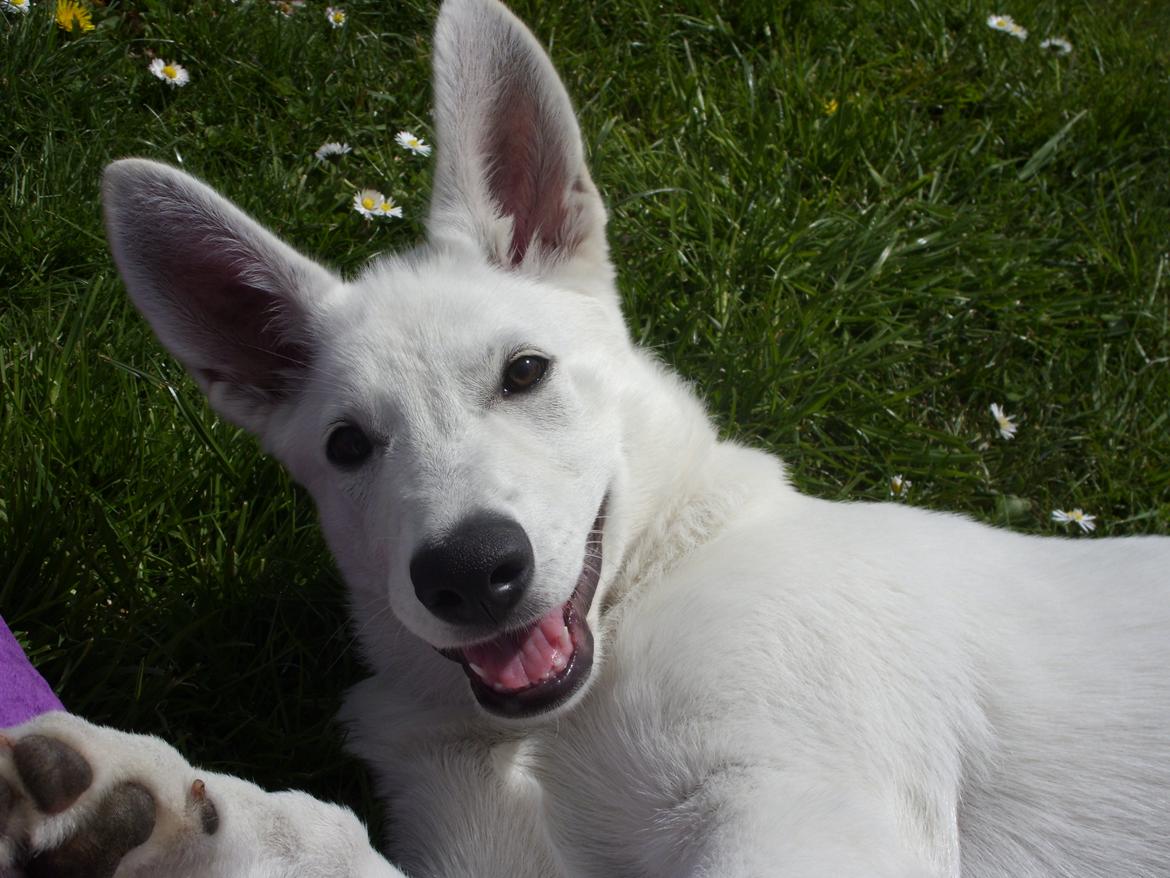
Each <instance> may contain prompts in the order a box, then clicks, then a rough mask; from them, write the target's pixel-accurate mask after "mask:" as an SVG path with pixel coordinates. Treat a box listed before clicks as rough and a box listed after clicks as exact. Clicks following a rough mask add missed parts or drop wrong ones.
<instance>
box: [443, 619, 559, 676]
mask: <svg viewBox="0 0 1170 878" xmlns="http://www.w3.org/2000/svg"><path fill="white" fill-rule="evenodd" d="M572 654H573V639H572V638H571V637H570V636H569V629H568V628H567V627H565V608H564V607H557V608H556V609H555V610H552V611H551V612H550V613H549V614H548V615H546V616H545V617H544V618H543V619H541V620H540V621H539V622H537V623H536V624H535V625H533V626H532V627H531V628H528V629H526V630H524V631H517V632H513V633H511V634H505V635H504V636H503V637H498V638H496V639H495V640H493V641H491V642H490V643H479V644H476V645H475V646H469V647H467V648H465V649H464V650H463V657H464V659H466V660H467V663H468V664H469V665H470V666H471V670H472V671H473V672H474V673H475V674H476V676H478V677H479V678H480V679H481V680H483V681H484V683H486V684H487V685H489V686H491V687H492V688H493V689H495V690H496V691H497V692H508V691H512V692H514V691H517V690H520V689H527V688H528V687H529V686H535V685H536V684H537V683H543V682H544V681H545V680H548V679H549V678H551V677H554V676H556V675H557V674H559V673H560V672H561V671H563V670H564V669H565V666H566V665H568V663H569V658H570V657H571V656H572Z"/></svg>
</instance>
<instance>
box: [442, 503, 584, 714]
mask: <svg viewBox="0 0 1170 878" xmlns="http://www.w3.org/2000/svg"><path fill="white" fill-rule="evenodd" d="M604 521H605V503H604V501H603V502H602V504H601V509H600V510H599V511H598V513H597V519H596V520H595V521H594V522H593V527H592V529H591V530H590V532H589V535H588V537H587V538H586V542H585V547H584V548H585V559H584V562H583V563H582V566H581V572H580V574H579V575H578V577H577V584H576V587H575V588H574V589H573V594H572V595H571V596H570V597H569V599H568V600H567V601H565V603H564V604H562V605H561V606H559V607H555V608H554V609H552V610H550V611H549V612H548V613H546V614H545V615H544V616H542V617H541V618H539V619H537V620H536V621H535V622H530V623H529V624H528V625H527V626H525V627H523V628H519V629H516V630H513V631H508V632H505V633H504V634H502V635H500V636H499V637H496V638H494V639H493V640H489V641H486V642H480V643H475V644H472V645H470V646H464V647H458V648H454V649H441V650H439V652H441V653H442V654H443V655H444V656H446V657H447V658H449V659H451V660H452V661H455V662H458V663H459V664H460V665H462V666H463V670H464V672H465V673H466V674H467V679H468V681H469V682H470V683H471V692H472V694H473V695H474V696H475V700H476V701H477V702H478V703H479V705H480V707H482V708H483V709H484V710H485V711H487V712H488V713H490V714H492V715H494V716H498V717H503V718H505V719H526V718H530V717H535V716H539V715H542V714H546V713H549V712H552V711H555V710H557V709H559V708H563V707H565V706H567V705H568V704H569V703H570V702H571V701H573V700H574V697H575V696H577V695H579V694H581V693H582V692H583V691H584V688H585V686H586V684H587V682H588V681H589V677H590V674H591V673H592V671H593V631H592V630H591V629H590V627H589V622H588V616H589V608H590V606H591V605H592V603H593V596H594V594H596V592H597V583H598V580H599V578H600V576H601V563H602V531H603V523H604Z"/></svg>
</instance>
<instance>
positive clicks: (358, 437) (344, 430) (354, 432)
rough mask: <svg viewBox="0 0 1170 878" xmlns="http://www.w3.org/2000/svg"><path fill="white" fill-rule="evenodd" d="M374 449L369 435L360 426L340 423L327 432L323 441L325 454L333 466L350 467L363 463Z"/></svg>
mask: <svg viewBox="0 0 1170 878" xmlns="http://www.w3.org/2000/svg"><path fill="white" fill-rule="evenodd" d="M373 450H374V443H372V442H371V441H370V437H369V436H367V435H366V434H365V433H364V432H362V429H361V427H355V426H354V425H353V424H342V425H341V426H339V427H337V428H336V429H335V430H334V431H333V432H332V433H330V434H329V439H328V440H327V441H326V442H325V456H326V457H327V458H329V462H330V463H331V464H333V465H334V466H338V467H342V468H343V469H350V468H352V467H355V466H359V465H360V464H362V463H364V462H365V460H366V458H367V457H369V456H370V452H372V451H373Z"/></svg>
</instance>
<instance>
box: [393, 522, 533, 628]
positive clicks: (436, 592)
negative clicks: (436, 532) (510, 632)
mask: <svg viewBox="0 0 1170 878" xmlns="http://www.w3.org/2000/svg"><path fill="white" fill-rule="evenodd" d="M410 578H411V581H412V582H413V583H414V593H415V594H416V595H418V599H419V600H420V601H422V604H423V606H424V607H426V608H427V609H428V610H430V611H431V612H432V613H434V614H435V615H436V616H438V617H439V618H440V619H442V620H443V621H444V622H450V623H451V624H452V625H491V626H497V625H499V624H500V623H502V622H503V621H504V619H505V618H506V617H507V615H508V614H509V613H510V612H511V611H512V609H513V608H514V607H515V606H516V605H517V604H518V603H520V599H521V598H522V597H524V591H525V589H527V588H528V583H529V582H530V581H531V580H532V543H530V542H528V534H526V533H524V528H522V527H521V526H520V525H519V524H517V523H516V522H515V521H512V520H511V519H510V518H504V517H503V516H502V515H497V514H494V513H490V512H481V513H477V514H475V515H472V516H470V517H468V518H465V519H464V520H463V521H461V522H460V523H459V524H458V525H457V526H456V527H455V529H454V530H451V531H449V532H448V533H446V534H445V535H444V536H443V537H442V538H441V539H437V540H434V541H432V542H429V543H427V544H425V545H424V546H423V547H422V548H420V549H419V550H418V551H417V552H415V554H414V557H413V558H411V559H410Z"/></svg>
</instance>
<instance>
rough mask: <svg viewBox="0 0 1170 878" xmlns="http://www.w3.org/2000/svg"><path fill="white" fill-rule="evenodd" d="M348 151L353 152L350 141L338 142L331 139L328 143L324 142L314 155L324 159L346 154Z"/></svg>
mask: <svg viewBox="0 0 1170 878" xmlns="http://www.w3.org/2000/svg"><path fill="white" fill-rule="evenodd" d="M347 152H353V150H352V149H351V148H350V146H349V144H348V143H338V142H336V141H334V140H330V141H329V142H328V143H322V144H321V146H319V147H318V148H317V151H316V152H315V153H313V155H315V156H316V157H317V158H318V159H321V160H322V161H324V160H325V159H327V158H330V157H332V156H335V155H345V154H346V153H347Z"/></svg>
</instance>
